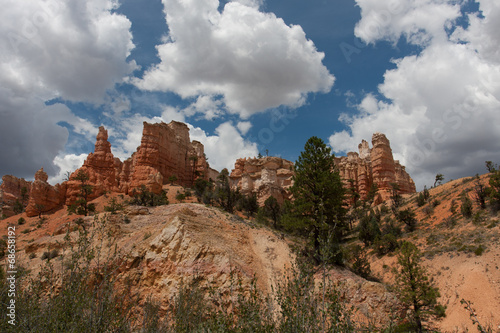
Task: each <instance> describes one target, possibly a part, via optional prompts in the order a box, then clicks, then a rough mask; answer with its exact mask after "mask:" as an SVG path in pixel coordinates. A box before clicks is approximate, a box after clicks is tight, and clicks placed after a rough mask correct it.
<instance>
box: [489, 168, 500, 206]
mask: <svg viewBox="0 0 500 333" xmlns="http://www.w3.org/2000/svg"><path fill="white" fill-rule="evenodd" d="M489 184H490V187H489V189H488V193H489V202H490V207H491V211H492V212H493V213H494V214H496V213H497V212H499V211H500V170H497V169H495V170H494V171H493V173H492V174H491V176H490V180H489Z"/></svg>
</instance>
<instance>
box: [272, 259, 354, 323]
mask: <svg viewBox="0 0 500 333" xmlns="http://www.w3.org/2000/svg"><path fill="white" fill-rule="evenodd" d="M318 289H319V291H320V293H321V294H320V295H318V294H317V293H315V283H314V274H313V270H312V267H311V266H309V265H307V263H305V262H300V261H299V262H298V263H297V264H296V266H295V267H293V268H292V270H291V272H290V274H288V275H287V276H286V278H285V280H284V282H283V283H281V284H279V285H278V288H277V290H276V299H277V302H278V305H279V307H280V319H279V321H278V324H277V330H276V331H277V332H354V331H355V327H354V324H353V322H352V319H351V317H352V314H353V308H352V307H347V306H346V304H345V303H344V302H343V301H342V298H341V293H340V286H339V285H338V284H337V285H336V284H333V283H332V282H331V281H329V280H328V279H326V276H325V274H323V283H321V284H320V285H319V286H318Z"/></svg>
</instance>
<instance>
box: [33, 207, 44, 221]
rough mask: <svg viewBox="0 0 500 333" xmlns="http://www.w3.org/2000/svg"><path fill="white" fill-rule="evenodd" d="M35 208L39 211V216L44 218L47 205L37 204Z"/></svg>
mask: <svg viewBox="0 0 500 333" xmlns="http://www.w3.org/2000/svg"><path fill="white" fill-rule="evenodd" d="M35 209H36V211H37V212H38V218H42V213H43V212H44V210H45V206H44V205H42V204H35Z"/></svg>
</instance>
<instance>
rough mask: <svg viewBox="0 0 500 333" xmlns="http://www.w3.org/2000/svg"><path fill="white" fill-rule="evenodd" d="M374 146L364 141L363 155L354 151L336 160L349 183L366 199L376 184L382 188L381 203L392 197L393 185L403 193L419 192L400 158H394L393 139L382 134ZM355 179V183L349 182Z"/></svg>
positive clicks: (378, 136) (361, 144)
mask: <svg viewBox="0 0 500 333" xmlns="http://www.w3.org/2000/svg"><path fill="white" fill-rule="evenodd" d="M372 145H373V148H371V149H370V147H369V144H368V142H367V141H365V140H363V141H362V142H361V143H360V144H359V146H358V148H359V154H358V153H355V152H350V153H348V154H347V156H343V157H339V158H336V159H335V162H336V163H335V164H336V166H337V168H338V170H339V172H340V176H341V177H342V179H343V180H344V183H345V184H346V186H354V190H355V191H356V192H357V193H359V194H360V197H361V199H364V198H366V195H367V194H368V191H369V190H370V188H371V186H372V185H373V184H376V185H377V187H378V194H379V196H378V198H377V200H376V202H381V201H383V200H386V199H388V198H389V197H390V196H391V191H392V185H391V184H397V185H398V186H399V193H400V194H409V193H415V192H416V189H415V183H414V182H413V180H412V179H411V177H410V175H409V174H408V173H407V172H406V170H405V167H404V166H402V165H401V164H400V163H399V161H397V160H394V158H393V156H392V149H391V145H390V142H389V140H388V139H387V137H386V136H385V135H384V134H382V133H374V134H373V136H372ZM349 180H352V185H351V183H350V182H349Z"/></svg>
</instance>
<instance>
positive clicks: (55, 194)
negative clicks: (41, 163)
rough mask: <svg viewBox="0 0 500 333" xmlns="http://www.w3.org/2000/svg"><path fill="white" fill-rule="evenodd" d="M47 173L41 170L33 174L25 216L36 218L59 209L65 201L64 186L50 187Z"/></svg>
mask: <svg viewBox="0 0 500 333" xmlns="http://www.w3.org/2000/svg"><path fill="white" fill-rule="evenodd" d="M48 178H49V177H48V176H47V173H45V171H43V168H41V169H40V170H38V171H37V172H36V173H35V181H33V183H32V184H31V189H30V196H29V201H28V206H27V207H26V215H27V216H37V215H39V214H41V213H47V212H51V211H53V210H55V209H57V208H59V207H60V206H61V205H62V204H63V203H64V199H65V192H66V191H65V189H66V184H63V185H59V184H57V185H56V186H52V185H50V184H49V183H47V179H48Z"/></svg>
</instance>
